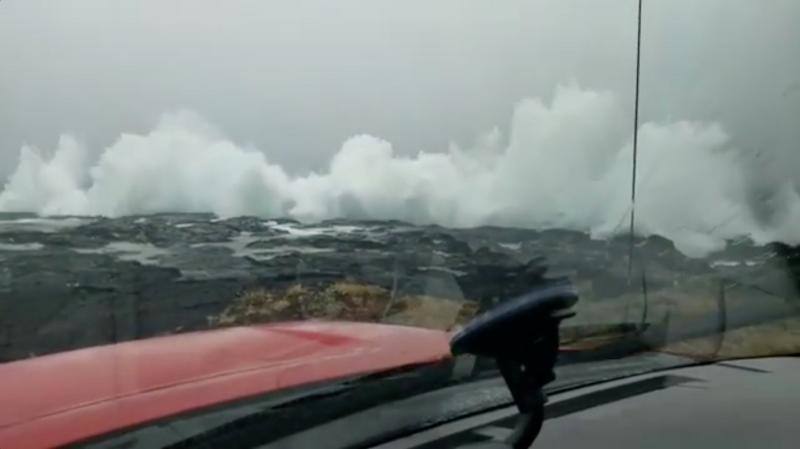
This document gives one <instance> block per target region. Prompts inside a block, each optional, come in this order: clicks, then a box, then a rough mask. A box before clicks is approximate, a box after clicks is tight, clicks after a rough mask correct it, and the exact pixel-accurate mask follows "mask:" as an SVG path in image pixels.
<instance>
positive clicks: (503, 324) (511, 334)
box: [450, 281, 578, 449]
mask: <svg viewBox="0 0 800 449" xmlns="http://www.w3.org/2000/svg"><path fill="white" fill-rule="evenodd" d="M577 301H578V294H577V292H576V291H575V289H574V288H573V287H572V285H571V284H570V283H569V282H567V281H560V282H556V283H551V284H548V285H547V286H545V287H541V288H538V289H536V290H533V291H531V292H529V293H527V294H525V295H522V296H520V297H517V298H514V299H511V300H508V301H505V302H503V303H501V304H500V305H498V306H497V307H495V308H493V309H491V310H489V311H487V312H486V313H484V314H482V315H480V316H478V317H477V318H475V319H474V320H473V321H471V322H470V323H469V324H467V326H466V327H465V328H464V329H463V330H461V331H460V332H458V333H457V334H456V335H455V336H454V337H453V339H452V340H451V341H450V350H451V352H452V353H453V355H459V354H473V355H478V356H484V357H491V358H493V359H495V360H496V361H497V366H498V368H500V373H501V374H502V375H503V378H504V380H505V381H506V384H507V385H508V388H509V390H511V395H512V397H513V398H514V403H515V404H516V406H517V408H518V409H519V412H520V418H519V420H518V422H517V426H516V428H515V430H514V432H513V434H512V435H511V436H510V437H509V438H508V440H507V441H506V442H505V447H511V448H514V449H527V448H529V447H530V445H531V444H532V443H533V441H534V440H535V439H536V437H537V436H538V434H539V431H540V430H541V427H542V423H543V422H544V404H545V402H546V401H547V398H546V396H545V394H544V391H543V390H542V387H544V385H546V384H547V383H549V382H551V381H553V380H554V379H555V373H554V372H553V367H554V366H555V363H556V359H557V357H558V346H559V339H558V327H559V325H560V323H561V321H562V320H563V319H565V318H568V317H570V316H573V315H574V312H573V311H572V310H571V308H572V306H573V305H575V303H576V302H577ZM497 447H503V446H497Z"/></svg>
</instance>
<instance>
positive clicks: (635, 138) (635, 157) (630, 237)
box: [628, 0, 642, 282]
mask: <svg viewBox="0 0 800 449" xmlns="http://www.w3.org/2000/svg"><path fill="white" fill-rule="evenodd" d="M638 3H639V13H638V16H637V22H636V87H635V90H634V100H633V101H634V103H633V155H632V161H631V162H632V164H631V165H632V168H631V220H630V229H629V232H628V282H630V280H631V273H632V271H633V248H634V235H633V230H634V224H635V222H636V168H637V162H638V157H639V72H640V71H641V70H640V66H641V55H642V53H641V47H642V0H639V1H638Z"/></svg>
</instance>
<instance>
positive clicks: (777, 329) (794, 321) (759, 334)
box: [660, 316, 800, 360]
mask: <svg viewBox="0 0 800 449" xmlns="http://www.w3.org/2000/svg"><path fill="white" fill-rule="evenodd" d="M660 351H661V352H667V353H670V354H675V355H682V356H686V357H691V358H695V359H698V360H721V359H729V358H741V357H767V356H777V355H786V354H798V353H800V317H796V316H794V317H790V318H785V319H782V320H777V321H772V322H769V323H764V324H758V325H754V326H747V327H742V328H738V329H734V330H730V331H728V332H725V333H724V334H722V335H721V336H720V335H712V336H709V337H702V338H692V339H688V340H683V341H678V342H672V343H669V344H668V345H666V346H664V347H663V348H661V349H660Z"/></svg>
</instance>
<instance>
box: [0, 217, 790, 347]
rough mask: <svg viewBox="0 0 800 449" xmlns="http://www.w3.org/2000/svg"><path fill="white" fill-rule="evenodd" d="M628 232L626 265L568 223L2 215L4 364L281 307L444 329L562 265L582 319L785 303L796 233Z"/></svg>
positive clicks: (775, 309)
mask: <svg viewBox="0 0 800 449" xmlns="http://www.w3.org/2000/svg"><path fill="white" fill-rule="evenodd" d="M634 243H635V245H634V249H635V253H634V255H635V258H634V266H633V270H632V272H631V275H630V276H629V272H628V269H629V267H628V251H629V246H628V240H627V238H615V239H610V240H593V239H591V238H590V237H589V236H588V235H586V234H583V233H580V232H574V231H563V230H547V231H535V230H526V229H511V228H497V227H480V228H473V229H446V228H442V227H439V226H414V225H411V224H408V223H402V222H396V221H348V220H332V221H326V222H323V223H317V224H301V223H298V222H296V221H293V220H286V219H276V220H266V219H262V218H256V217H238V218H230V219H219V218H216V217H214V216H212V215H208V214H161V215H151V216H134V217H123V218H116V219H109V218H87V217H57V218H39V217H35V216H32V215H27V214H0V362H4V361H11V360H16V359H21V358H26V357H30V356H34V355H42V354H47V353H52V352H57V351H63V350H68V349H75V348H80V347H86V346H92V345H97V344H104V343H111V342H117V341H125V340H131V339H137V338H146V337H151V336H155V335H162V334H166V333H173V332H185V331H193V330H203V329H208V328H209V327H214V326H219V325H227V324H238V323H241V322H265V321H271V320H278V319H307V318H320V319H363V320H370V321H387V322H399V323H401V324H417V325H423V326H426V327H440V328H448V327H452V326H456V325H458V324H459V323H461V322H462V321H464V320H466V319H468V318H469V317H470V316H471V315H474V313H476V312H477V311H479V310H481V309H484V308H486V307H489V306H490V305H491V304H493V303H495V302H497V301H501V300H503V299H504V298H508V297H512V296H514V295H518V294H520V293H523V292H525V291H527V290H529V289H530V288H533V287H534V286H536V285H538V284H540V283H541V282H544V279H546V278H552V277H560V276H567V277H569V278H571V279H572V280H573V281H574V282H575V283H576V284H577V286H578V288H579V290H580V292H581V295H582V301H581V305H580V309H579V312H582V313H579V316H578V317H577V318H576V320H577V322H579V323H599V322H603V323H606V322H612V321H637V320H639V319H640V317H641V316H642V315H643V312H644V315H648V316H647V317H645V318H644V319H643V321H657V322H662V321H663V320H664V319H665V317H666V318H670V319H672V320H673V321H672V327H673V328H676V329H677V328H678V325H677V324H676V323H677V322H676V321H675V320H676V317H684V318H686V317H689V318H691V315H692V314H691V309H692V308H694V309H698V310H700V311H701V312H702V313H701V312H698V313H697V316H698V317H699V316H703V318H698V321H697V323H698V324H697V325H698V326H700V325H703V326H707V325H709V323H710V322H711V321H713V320H714V319H717V318H716V315H715V314H714V313H713V312H714V305H715V304H717V303H718V300H717V298H718V293H719V291H720V289H721V288H722V289H723V291H725V292H726V298H727V299H726V301H728V302H729V303H728V307H727V309H728V310H727V313H728V315H729V318H728V320H729V321H730V322H736V320H737V319H739V318H741V319H746V318H747V317H750V316H752V315H753V313H752V308H753V307H755V305H757V306H758V309H759V310H764V311H766V312H764V313H765V314H786V313H789V312H788V311H790V310H793V309H792V307H793V306H792V304H794V303H796V301H795V299H796V297H797V284H796V279H797V276H796V273H797V267H798V266H800V259H798V258H797V251H796V249H792V248H791V247H785V246H781V245H777V246H776V245H767V246H756V245H753V244H752V243H750V242H748V241H739V242H731V244H730V245H729V246H728V248H726V249H725V250H724V251H722V252H720V253H716V254H713V255H710V256H708V257H705V258H699V259H698V258H695V259H692V258H689V257H686V256H685V255H683V254H681V253H680V252H679V251H677V250H676V249H675V247H674V245H673V244H672V242H670V241H669V240H667V239H664V238H660V237H650V238H646V239H644V238H643V239H636V241H635V242H634ZM793 270H794V271H793ZM343 286H346V287H343ZM354 286H355V287H354ZM298 288H299V289H301V290H299V291H300V292H301V293H302V294H297V292H298V290H297V289H298ZM293 289H294V290H293ZM253 292H261V293H260V294H261V296H260V297H259V298H260V299H255V300H254V299H253V298H255V297H257V295H255V296H254V293H253ZM289 292H294V296H292V295H290V294H289ZM643 297H647V298H648V301H649V303H647V301H644V302H643V301H642V298H643ZM248 298H249V299H248ZM265 298H266V299H265ZM293 298H294V299H293ZM296 298H305V299H303V300H297V299H296ZM309 298H312V299H309ZM247 301H251V302H250V303H248V302H247ZM259 301H260V302H259ZM298 301H301V303H298ZM325 301H327V302H325ZM644 303H647V305H644ZM248 304H249V305H248ZM254 304H256V305H254ZM257 304H261V305H257ZM298 304H300V305H302V307H301V306H300V305H298ZM453 304H461V305H453ZM684 306H685V307H684ZM264 307H266V308H267V309H268V310H267V309H264ZM643 308H646V309H647V311H646V312H645V311H644V310H643ZM709 308H710V309H709ZM256 309H258V310H256ZM706 309H708V310H706ZM265 310H266V311H265ZM247 313H250V315H249V318H248V315H247ZM440 315H441V316H440ZM667 315H668V316H667ZM445 316H446V318H445ZM737 317H739V318H737ZM689 318H687V319H689ZM709 320H711V321H709ZM684 327H685V326H684V325H683V324H681V325H680V328H684Z"/></svg>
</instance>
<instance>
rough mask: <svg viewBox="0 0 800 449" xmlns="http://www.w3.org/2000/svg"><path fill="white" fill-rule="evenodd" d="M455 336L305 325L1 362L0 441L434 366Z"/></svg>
mask: <svg viewBox="0 0 800 449" xmlns="http://www.w3.org/2000/svg"><path fill="white" fill-rule="evenodd" d="M449 354H450V350H449V346H448V335H447V334H446V333H444V332H439V331H432V330H425V329H417V328H410V327H400V326H388V325H380V324H364V323H329V322H328V323H325V322H301V323H282V324H274V325H264V326H252V327H236V328H228V329H220V330H213V331H207V332H194V333H186V334H180V335H173V336H167V337H158V338H151V339H147V340H139V341H132V342H127V343H120V344H115V345H108V346H99V347H94V348H87V349H81V350H77V351H70V352H64V353H59V354H54V355H48V356H42V357H37V358H33V359H29V360H24V361H18V362H12V363H7V364H4V365H0V398H2V399H1V400H2V407H0V447H15V448H42V447H53V446H59V445H64V444H68V443H71V442H76V441H80V440H83V439H86V438H91V437H93V436H98V435H102V434H105V433H107V432H111V431H114V430H118V429H122V428H126V427H130V426H135V425H137V424H142V423H145V422H148V421H152V420H156V419H159V418H163V417H167V416H171V415H176V414H180V413H184V412H188V411H192V410H197V409H200V408H203V407H207V406H210V405H214V404H220V403H223V402H227V401H233V400H237V399H242V398H246V397H248V396H254V395H259V394H263V393H267V392H271V391H275V390H279V389H283V388H288V387H293V386H298V385H302V384H307V383H311V382H317V381H323V380H331V379H335V378H340V377H346V376H352V375H356V374H362V373H369V372H377V371H383V370H388V369H392V368H397V367H402V366H408V365H416V364H425V363H432V362H436V361H440V360H443V359H445V358H447V357H449Z"/></svg>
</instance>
